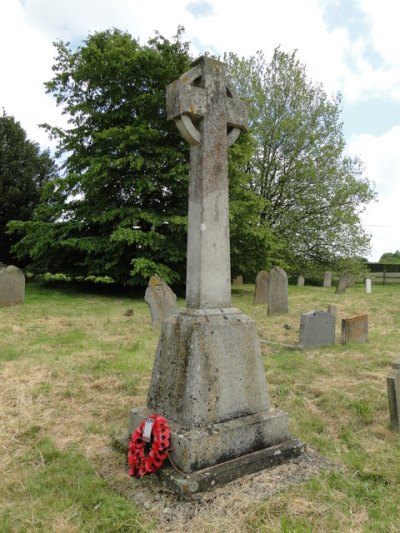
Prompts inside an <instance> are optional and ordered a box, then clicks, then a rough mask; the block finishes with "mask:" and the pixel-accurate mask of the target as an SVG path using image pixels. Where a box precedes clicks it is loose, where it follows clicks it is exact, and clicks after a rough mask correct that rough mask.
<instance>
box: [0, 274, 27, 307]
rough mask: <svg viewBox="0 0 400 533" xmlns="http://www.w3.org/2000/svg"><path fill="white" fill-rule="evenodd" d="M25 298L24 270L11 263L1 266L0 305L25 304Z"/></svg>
mask: <svg viewBox="0 0 400 533" xmlns="http://www.w3.org/2000/svg"><path fill="white" fill-rule="evenodd" d="M24 300H25V276H24V273H23V272H22V270H21V269H20V268H18V267H16V266H13V265H9V266H7V267H6V266H3V267H1V268H0V307H1V306H6V305H17V304H23V303H24Z"/></svg>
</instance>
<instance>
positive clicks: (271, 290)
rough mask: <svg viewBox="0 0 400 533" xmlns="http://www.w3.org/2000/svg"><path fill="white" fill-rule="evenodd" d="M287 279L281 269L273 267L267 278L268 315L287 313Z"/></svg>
mask: <svg viewBox="0 0 400 533" xmlns="http://www.w3.org/2000/svg"><path fill="white" fill-rule="evenodd" d="M288 290H289V287H288V278H287V274H286V272H285V271H284V270H283V268H280V267H274V268H273V269H272V270H271V272H270V273H269V276H268V314H269V315H275V314H280V313H288V312H289V297H288Z"/></svg>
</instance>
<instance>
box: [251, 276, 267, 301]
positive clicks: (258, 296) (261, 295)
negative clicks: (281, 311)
mask: <svg viewBox="0 0 400 533" xmlns="http://www.w3.org/2000/svg"><path fill="white" fill-rule="evenodd" d="M268 275H269V274H268V272H267V271H266V270H261V271H260V272H259V273H258V274H257V277H256V286H255V288H254V298H253V304H264V305H266V303H267V301H268Z"/></svg>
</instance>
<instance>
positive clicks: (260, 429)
mask: <svg viewBox="0 0 400 533" xmlns="http://www.w3.org/2000/svg"><path fill="white" fill-rule="evenodd" d="M151 414H154V411H152V410H150V409H148V408H141V409H131V410H130V411H129V434H132V432H133V431H134V430H135V428H136V427H137V426H139V424H141V422H142V421H143V420H144V419H145V418H147V417H148V416H149V415H151ZM168 424H169V426H170V430H171V441H170V447H171V451H170V457H171V460H172V462H173V464H174V465H175V466H176V467H177V468H178V469H179V470H181V471H182V472H184V473H185V474H189V473H191V472H194V471H196V470H200V469H203V468H207V467H209V466H213V465H216V464H218V463H222V462H224V461H227V460H228V459H235V458H236V457H239V456H242V455H246V454H248V453H251V452H254V451H257V450H261V449H264V448H268V447H270V446H273V445H275V444H278V443H280V442H283V441H285V440H287V439H288V438H289V435H288V416H287V414H286V413H283V412H281V411H267V412H263V413H256V414H254V415H248V416H244V417H241V418H235V419H234V420H228V421H226V422H220V423H217V424H212V425H209V426H205V427H202V428H194V429H188V428H185V427H183V426H181V425H180V424H178V423H177V422H174V421H170V420H168Z"/></svg>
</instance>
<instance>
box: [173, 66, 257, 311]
mask: <svg viewBox="0 0 400 533" xmlns="http://www.w3.org/2000/svg"><path fill="white" fill-rule="evenodd" d="M191 66H192V68H191V69H190V70H189V71H188V72H185V73H184V74H183V75H182V76H181V77H180V78H179V79H178V80H176V81H174V82H173V83H171V84H170V85H168V87H167V117H168V118H171V119H174V120H175V122H176V124H177V126H178V128H179V130H180V131H181V133H182V134H183V136H184V138H185V139H186V140H187V141H188V142H189V144H190V180H189V212H188V241H187V242H188V249H187V279H186V305H187V307H190V308H195V309H196V308H219V307H229V306H230V305H231V275H230V271H231V269H230V244H229V197H228V157H227V150H228V146H229V144H231V143H232V142H234V140H235V139H236V138H237V136H238V134H239V133H240V131H241V130H244V129H246V128H247V123H248V118H247V110H246V106H245V105H244V103H243V102H241V101H240V99H239V98H238V97H237V96H236V93H235V89H234V87H233V86H232V84H231V83H230V82H229V81H228V79H227V76H226V65H225V64H224V63H221V62H220V61H216V60H214V59H211V58H209V57H200V58H199V59H197V60H196V61H195V62H194V63H193V64H192V65H191ZM193 121H194V122H195V123H194V122H193ZM227 130H228V133H227Z"/></svg>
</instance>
